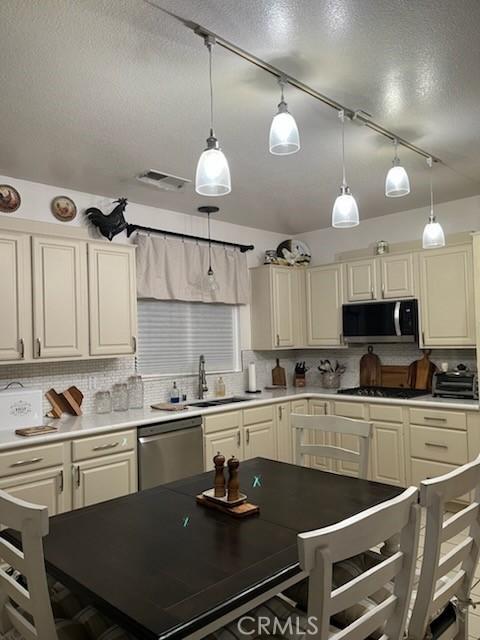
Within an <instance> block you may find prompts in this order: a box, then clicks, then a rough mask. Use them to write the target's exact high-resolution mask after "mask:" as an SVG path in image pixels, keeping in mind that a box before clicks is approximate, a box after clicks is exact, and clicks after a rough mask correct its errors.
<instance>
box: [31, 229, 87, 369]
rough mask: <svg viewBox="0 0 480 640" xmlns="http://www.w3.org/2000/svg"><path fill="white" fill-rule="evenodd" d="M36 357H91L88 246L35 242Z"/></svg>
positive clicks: (61, 240) (70, 242)
mask: <svg viewBox="0 0 480 640" xmlns="http://www.w3.org/2000/svg"><path fill="white" fill-rule="evenodd" d="M32 247H33V316H34V338H35V340H34V357H35V358H62V357H72V356H73V357H75V356H86V355H88V315H87V262H86V244H85V242H81V241H77V240H68V239H65V238H53V237H52V238H48V237H41V236H39V237H34V238H32Z"/></svg>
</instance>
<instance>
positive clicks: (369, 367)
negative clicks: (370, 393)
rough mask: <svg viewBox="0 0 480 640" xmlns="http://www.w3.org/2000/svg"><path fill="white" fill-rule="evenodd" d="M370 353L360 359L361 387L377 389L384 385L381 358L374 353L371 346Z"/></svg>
mask: <svg viewBox="0 0 480 640" xmlns="http://www.w3.org/2000/svg"><path fill="white" fill-rule="evenodd" d="M367 351H368V353H366V354H365V355H364V356H362V357H361V358H360V386H361V387H375V386H378V385H380V384H382V376H381V368H380V358H379V357H378V356H377V355H375V353H373V347H372V346H371V345H369V347H368V349H367Z"/></svg>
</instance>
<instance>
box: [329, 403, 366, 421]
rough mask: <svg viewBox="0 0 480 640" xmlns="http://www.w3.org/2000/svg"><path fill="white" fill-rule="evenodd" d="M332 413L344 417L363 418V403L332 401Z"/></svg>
mask: <svg viewBox="0 0 480 640" xmlns="http://www.w3.org/2000/svg"><path fill="white" fill-rule="evenodd" d="M333 413H334V415H336V416H344V417H345V418H361V419H362V420H363V418H365V405H364V404H362V403H361V402H334V403H333Z"/></svg>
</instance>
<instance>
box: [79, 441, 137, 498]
mask: <svg viewBox="0 0 480 640" xmlns="http://www.w3.org/2000/svg"><path fill="white" fill-rule="evenodd" d="M73 472H74V473H73V476H74V479H73V508H74V509H79V508H80V507H87V506H88V505H90V504H96V503H97V502H103V501H104V500H112V499H113V498H119V497H120V496H124V495H127V494H129V493H134V492H135V491H136V490H137V454H136V452H135V451H129V452H125V453H120V454H117V455H111V456H104V457H103V458H94V459H93V460H86V461H84V462H79V463H78V464H76V465H74V468H73Z"/></svg>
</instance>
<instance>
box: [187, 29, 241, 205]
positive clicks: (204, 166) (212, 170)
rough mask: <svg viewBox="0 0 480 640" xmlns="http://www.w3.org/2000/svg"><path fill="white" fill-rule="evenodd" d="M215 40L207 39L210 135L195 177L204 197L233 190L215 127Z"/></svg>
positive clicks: (196, 187) (226, 162)
mask: <svg viewBox="0 0 480 640" xmlns="http://www.w3.org/2000/svg"><path fill="white" fill-rule="evenodd" d="M213 44H215V40H214V38H213V37H211V36H207V37H206V38H205V45H206V47H207V49H208V62H209V78H210V135H209V136H208V138H207V148H206V149H205V150H204V151H203V152H202V155H201V156H200V158H199V160H198V164H197V172H196V175H195V191H196V192H197V193H199V194H200V195H202V196H224V195H226V194H227V193H230V191H231V190H232V183H231V178H230V168H229V166H228V161H227V159H226V157H225V155H224V154H223V151H222V150H221V149H220V147H219V144H218V140H217V138H216V137H215V132H214V127H213V80H212V46H213Z"/></svg>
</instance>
